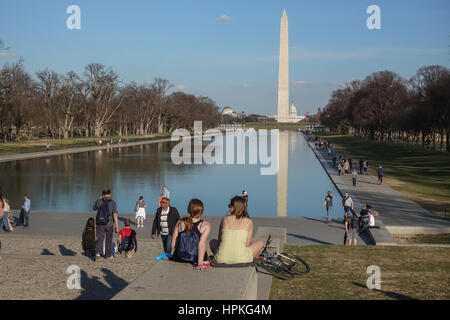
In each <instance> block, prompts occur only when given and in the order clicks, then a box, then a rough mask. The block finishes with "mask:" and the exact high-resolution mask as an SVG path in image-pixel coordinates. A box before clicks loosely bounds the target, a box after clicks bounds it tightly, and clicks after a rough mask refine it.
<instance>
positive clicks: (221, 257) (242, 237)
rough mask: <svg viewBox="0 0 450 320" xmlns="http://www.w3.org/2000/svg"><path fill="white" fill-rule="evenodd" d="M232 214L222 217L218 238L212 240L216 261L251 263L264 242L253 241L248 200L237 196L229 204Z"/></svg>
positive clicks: (211, 245)
mask: <svg viewBox="0 0 450 320" xmlns="http://www.w3.org/2000/svg"><path fill="white" fill-rule="evenodd" d="M228 208H229V209H230V214H231V215H230V216H225V217H224V218H223V219H222V222H221V224H220V229H219V236H218V239H213V240H211V241H210V247H211V251H212V252H213V254H214V261H215V262H217V263H223V264H238V263H251V262H252V261H253V259H254V258H256V257H257V256H258V255H259V253H260V252H261V250H262V249H263V247H264V242H262V241H261V240H256V241H253V242H252V235H253V221H252V220H250V219H249V218H247V202H246V201H245V199H244V198H242V197H239V196H236V197H234V198H232V199H231V201H230V204H229V205H228Z"/></svg>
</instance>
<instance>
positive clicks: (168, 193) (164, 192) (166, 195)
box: [162, 186, 170, 199]
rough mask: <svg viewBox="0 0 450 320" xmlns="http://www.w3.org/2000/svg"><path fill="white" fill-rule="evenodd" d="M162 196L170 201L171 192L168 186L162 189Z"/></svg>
mask: <svg viewBox="0 0 450 320" xmlns="http://www.w3.org/2000/svg"><path fill="white" fill-rule="evenodd" d="M162 195H163V197H166V198H167V199H170V191H169V190H167V187H166V186H163V187H162Z"/></svg>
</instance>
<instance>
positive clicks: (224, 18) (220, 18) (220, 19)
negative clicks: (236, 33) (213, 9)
mask: <svg viewBox="0 0 450 320" xmlns="http://www.w3.org/2000/svg"><path fill="white" fill-rule="evenodd" d="M216 21H224V22H229V21H231V17H230V16H229V15H226V14H223V15H221V16H220V17H217V18H216Z"/></svg>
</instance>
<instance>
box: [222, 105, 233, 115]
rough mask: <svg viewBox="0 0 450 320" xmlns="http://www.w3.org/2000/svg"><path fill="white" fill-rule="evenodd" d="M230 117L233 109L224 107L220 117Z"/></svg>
mask: <svg viewBox="0 0 450 320" xmlns="http://www.w3.org/2000/svg"><path fill="white" fill-rule="evenodd" d="M226 114H228V115H232V114H233V109H232V108H231V107H225V108H223V110H222V115H226Z"/></svg>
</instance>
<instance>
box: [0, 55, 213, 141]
mask: <svg viewBox="0 0 450 320" xmlns="http://www.w3.org/2000/svg"><path fill="white" fill-rule="evenodd" d="M172 88H173V86H172V84H171V83H170V82H169V81H168V80H166V79H162V78H155V79H154V80H153V82H151V83H145V84H136V83H134V82H131V83H126V84H123V83H121V81H120V79H119V75H118V74H117V73H116V72H115V71H114V70H112V69H111V67H107V66H105V65H103V64H99V63H92V64H89V65H87V66H86V67H85V68H84V70H83V72H82V74H77V73H75V72H73V71H70V72H68V73H66V74H60V73H57V72H55V71H52V70H48V69H46V70H42V71H39V72H37V73H36V74H35V76H32V75H30V73H28V72H27V71H26V70H25V68H24V64H23V60H22V59H19V60H17V61H16V62H13V63H7V64H5V65H4V66H3V67H2V68H1V69H0V140H1V141H4V142H7V141H19V140H29V139H32V138H35V137H38V138H42V137H47V138H48V137H50V138H53V139H55V138H58V139H61V138H72V137H102V136H112V135H148V134H152V133H163V132H171V131H172V130H174V129H176V128H185V129H189V130H190V129H192V127H193V124H194V119H195V120H201V121H203V128H209V127H214V126H216V125H217V124H218V123H219V122H220V113H219V112H218V111H219V110H218V109H219V108H218V106H217V105H216V103H215V102H214V101H213V100H211V99H210V98H208V97H201V96H195V95H192V94H188V93H184V92H179V91H178V92H172V93H170V94H169V91H170V90H171V89H172Z"/></svg>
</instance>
